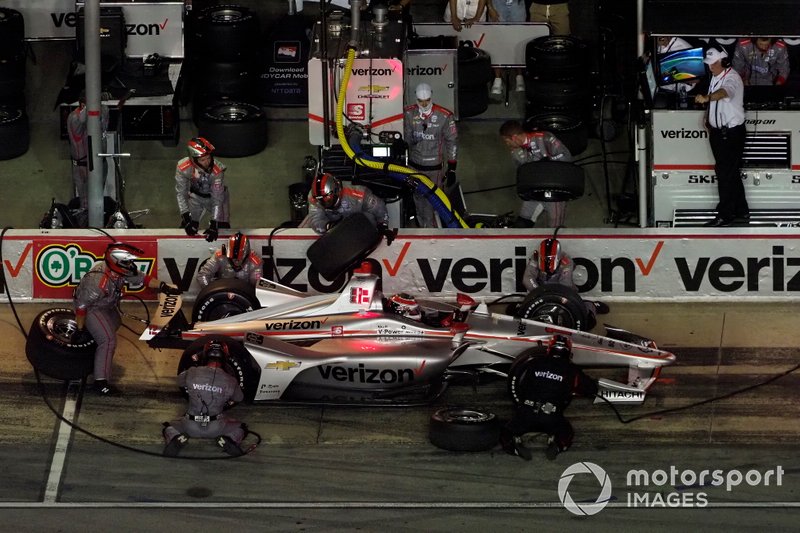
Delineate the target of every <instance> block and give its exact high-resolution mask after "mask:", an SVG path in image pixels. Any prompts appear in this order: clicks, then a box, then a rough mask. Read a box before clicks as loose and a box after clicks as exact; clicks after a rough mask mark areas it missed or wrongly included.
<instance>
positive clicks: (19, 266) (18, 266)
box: [4, 242, 33, 278]
mask: <svg viewBox="0 0 800 533" xmlns="http://www.w3.org/2000/svg"><path fill="white" fill-rule="evenodd" d="M31 248H33V243H32V242H29V243H28V245H27V246H26V247H25V249H24V250H23V251H22V255H20V257H19V261H17V264H16V265H12V264H11V261H9V260H8V259H6V260H4V262H5V264H6V268H7V269H8V271H9V272H10V273H11V277H12V278H16V277H17V276H18V275H19V271H20V270H22V265H24V264H25V258H26V257H28V252H30V251H31Z"/></svg>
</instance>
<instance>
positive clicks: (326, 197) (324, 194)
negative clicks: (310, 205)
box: [311, 173, 342, 209]
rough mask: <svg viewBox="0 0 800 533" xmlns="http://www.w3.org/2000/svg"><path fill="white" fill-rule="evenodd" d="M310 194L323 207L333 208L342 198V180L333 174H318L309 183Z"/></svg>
mask: <svg viewBox="0 0 800 533" xmlns="http://www.w3.org/2000/svg"><path fill="white" fill-rule="evenodd" d="M311 196H312V197H313V198H314V199H315V200H316V201H317V202H319V205H321V206H322V207H324V208H325V209H333V208H334V207H337V206H338V205H339V202H340V201H341V199H342V182H341V181H339V178H337V177H336V176H334V175H333V174H328V173H324V174H318V175H317V177H316V178H314V181H313V182H312V183H311Z"/></svg>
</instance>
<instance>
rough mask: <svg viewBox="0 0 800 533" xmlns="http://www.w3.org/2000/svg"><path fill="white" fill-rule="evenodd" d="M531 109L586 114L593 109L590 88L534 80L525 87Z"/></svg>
mask: <svg viewBox="0 0 800 533" xmlns="http://www.w3.org/2000/svg"><path fill="white" fill-rule="evenodd" d="M525 92H526V96H527V98H528V101H529V104H530V107H531V108H533V109H541V110H542V112H545V111H564V112H568V113H578V114H581V115H582V114H584V113H586V111H587V110H588V109H589V108H590V107H591V94H590V93H589V88H588V87H586V85H584V84H582V83H577V82H574V81H542V80H532V79H529V81H528V82H527V83H526V85H525Z"/></svg>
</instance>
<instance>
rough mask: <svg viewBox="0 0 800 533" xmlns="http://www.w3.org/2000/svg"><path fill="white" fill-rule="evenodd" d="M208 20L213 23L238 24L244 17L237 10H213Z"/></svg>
mask: <svg viewBox="0 0 800 533" xmlns="http://www.w3.org/2000/svg"><path fill="white" fill-rule="evenodd" d="M209 18H210V19H211V20H212V21H213V22H239V21H240V20H242V19H243V18H244V17H243V16H242V12H241V11H239V10H238V9H215V10H214V11H212V12H211V16H210V17H209Z"/></svg>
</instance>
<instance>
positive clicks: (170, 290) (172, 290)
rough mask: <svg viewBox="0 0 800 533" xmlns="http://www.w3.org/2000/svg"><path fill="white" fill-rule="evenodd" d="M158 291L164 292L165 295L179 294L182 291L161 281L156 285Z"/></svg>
mask: <svg viewBox="0 0 800 533" xmlns="http://www.w3.org/2000/svg"><path fill="white" fill-rule="evenodd" d="M158 292H161V293H163V294H166V295H167V296H178V295H180V294H183V291H182V290H180V289H179V288H178V287H173V286H171V285H167V284H166V283H164V282H163V281H162V282H161V283H160V284H159V285H158Z"/></svg>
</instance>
